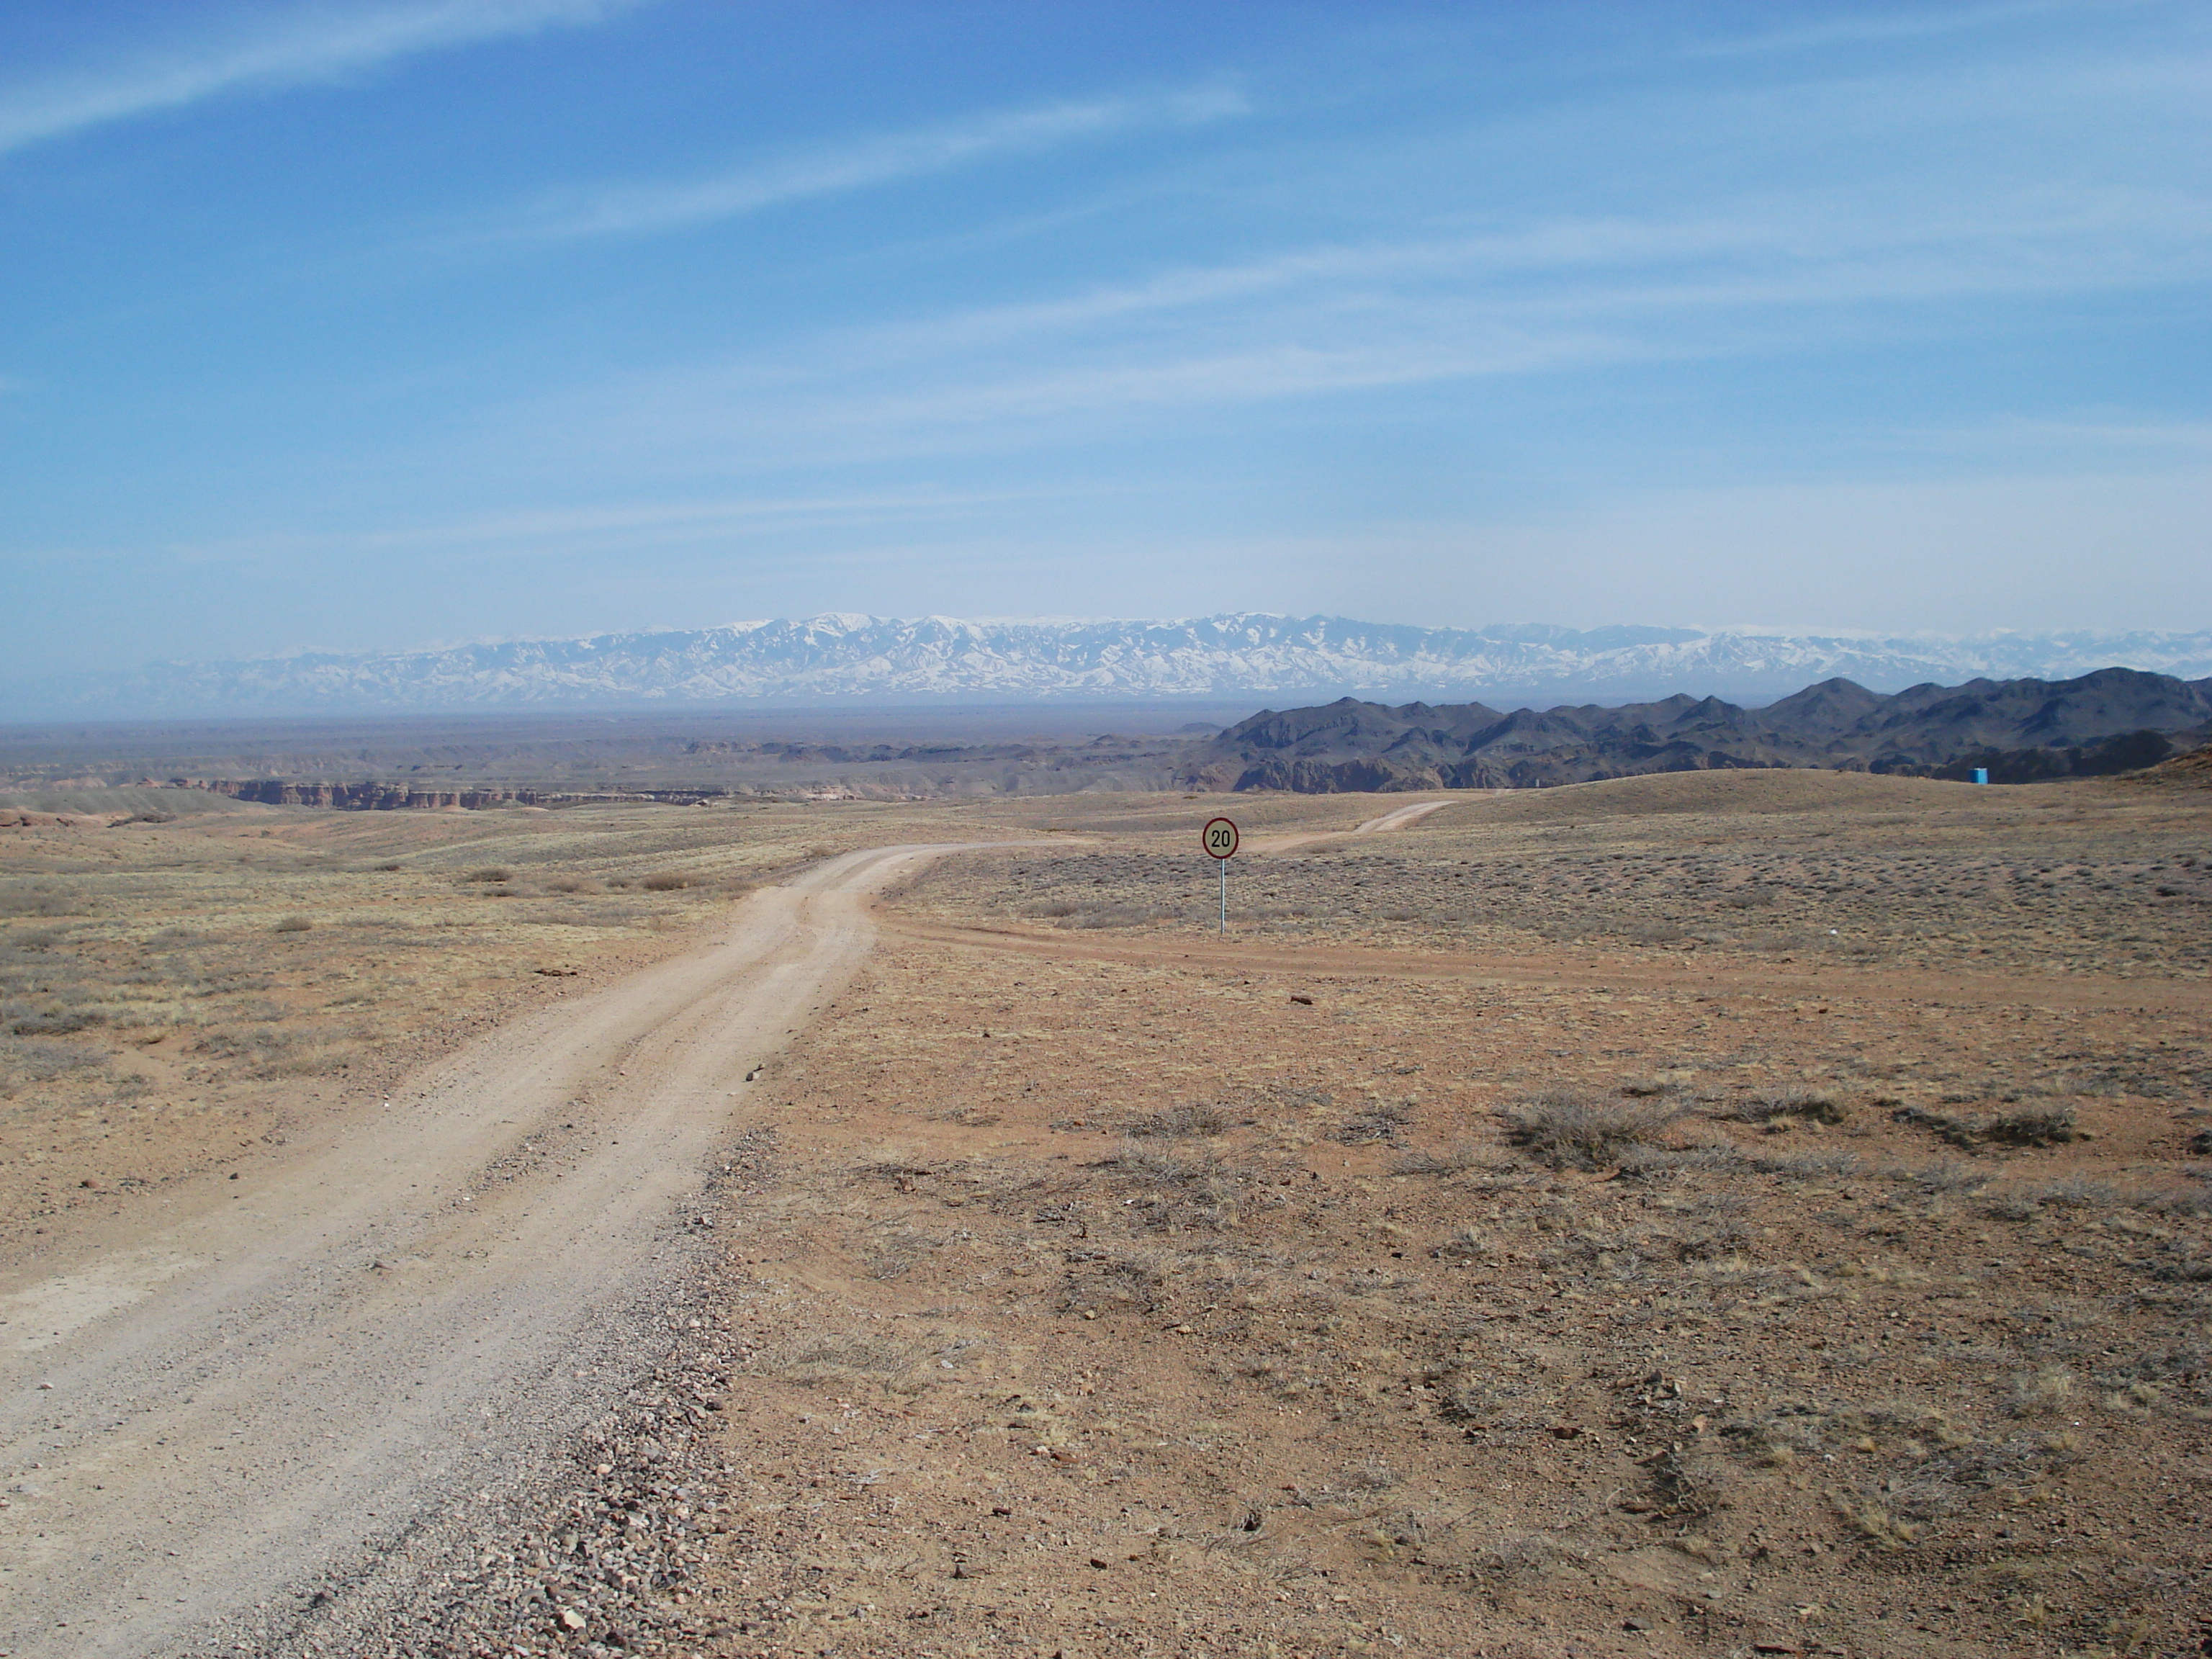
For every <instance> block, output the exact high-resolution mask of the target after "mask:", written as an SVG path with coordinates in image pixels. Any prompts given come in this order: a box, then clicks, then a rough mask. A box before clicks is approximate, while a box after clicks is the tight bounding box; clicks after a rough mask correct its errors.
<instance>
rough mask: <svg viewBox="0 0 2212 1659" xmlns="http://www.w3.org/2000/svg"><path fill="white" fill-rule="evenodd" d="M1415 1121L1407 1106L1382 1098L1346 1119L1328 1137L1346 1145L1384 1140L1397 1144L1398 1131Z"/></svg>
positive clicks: (1360, 1144) (1369, 1143)
mask: <svg viewBox="0 0 2212 1659" xmlns="http://www.w3.org/2000/svg"><path fill="white" fill-rule="evenodd" d="M1412 1121H1413V1113H1412V1111H1410V1110H1409V1109H1407V1108H1406V1107H1404V1106H1401V1105H1399V1104H1397V1103H1395V1102H1392V1101H1387V1100H1380V1101H1376V1102H1375V1103H1373V1104H1372V1105H1370V1106H1368V1107H1366V1108H1364V1109H1362V1110H1361V1111H1360V1112H1359V1113H1358V1114H1357V1115H1355V1116H1352V1117H1351V1118H1348V1119H1346V1121H1344V1122H1343V1123H1341V1124H1340V1125H1339V1126H1338V1127H1336V1128H1335V1129H1334V1130H1333V1131H1332V1132H1331V1133H1330V1134H1329V1137H1328V1138H1329V1139H1331V1140H1334V1141H1338V1142H1340V1143H1341V1144H1342V1145H1344V1146H1371V1145H1373V1144H1374V1143H1375V1142H1376V1141H1383V1140H1387V1141H1389V1142H1390V1143H1392V1144H1393V1145H1395V1144H1396V1142H1397V1139H1398V1132H1399V1131H1400V1130H1401V1129H1402V1128H1404V1127H1406V1126H1407V1124H1409V1123H1411V1122H1412Z"/></svg>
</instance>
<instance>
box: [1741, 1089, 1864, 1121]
mask: <svg viewBox="0 0 2212 1659" xmlns="http://www.w3.org/2000/svg"><path fill="white" fill-rule="evenodd" d="M1733 1115H1734V1116H1735V1118H1736V1119H1737V1120H1738V1121H1741V1122H1744V1123H1773V1122H1776V1121H1778V1120H1780V1119H1784V1118H1790V1119H1795V1120H1796V1121H1798V1122H1800V1123H1841V1122H1842V1121H1844V1118H1845V1117H1846V1116H1847V1115H1848V1114H1847V1113H1846V1112H1845V1111H1844V1109H1843V1107H1842V1106H1841V1105H1840V1104H1839V1103H1838V1102H1837V1101H1835V1100H1834V1099H1833V1098H1832V1097H1829V1096H1827V1095H1824V1094H1821V1093H1820V1092H1818V1091H1815V1090H1812V1089H1784V1090H1783V1091H1780V1092H1779V1093H1778V1094H1771V1095H1753V1097H1751V1098H1750V1099H1748V1100H1746V1101H1743V1102H1741V1103H1739V1104H1738V1105H1737V1107H1736V1109H1735V1113H1734V1114H1733Z"/></svg>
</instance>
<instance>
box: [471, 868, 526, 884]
mask: <svg viewBox="0 0 2212 1659" xmlns="http://www.w3.org/2000/svg"><path fill="white" fill-rule="evenodd" d="M465 879H467V880H469V881H484V882H493V881H513V879H514V872H513V871H512V870H510V869H508V868H507V866H505V865H503V864H487V865H485V866H483V868H482V869H480V870H471V871H470V872H469V873H468V875H467V877H466V878H465Z"/></svg>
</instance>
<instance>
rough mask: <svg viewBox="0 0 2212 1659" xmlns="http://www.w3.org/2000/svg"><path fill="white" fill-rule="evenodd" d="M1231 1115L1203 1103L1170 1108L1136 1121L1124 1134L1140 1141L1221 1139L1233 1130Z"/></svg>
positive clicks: (1134, 1120) (1133, 1119)
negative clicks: (1224, 1132)
mask: <svg viewBox="0 0 2212 1659" xmlns="http://www.w3.org/2000/svg"><path fill="white" fill-rule="evenodd" d="M1230 1122H1231V1119H1230V1116H1229V1114H1228V1113H1226V1112H1225V1111H1223V1110H1222V1109H1221V1108H1219V1107H1218V1106H1209V1105H1206V1104H1205V1103H1201V1102H1193V1103H1189V1104H1188V1105H1182V1106H1170V1107H1169V1108H1168V1109H1166V1110H1165V1111H1164V1112H1151V1113H1147V1114H1146V1115H1145V1116H1143V1117H1138V1118H1132V1119H1130V1120H1129V1124H1128V1127H1127V1129H1126V1130H1124V1131H1123V1133H1126V1134H1129V1135H1132V1136H1134V1137H1136V1138H1138V1139H1152V1138H1161V1139H1189V1138H1195V1137H1200V1136H1206V1135H1218V1134H1219V1133H1222V1132H1223V1131H1224V1130H1225V1129H1227V1128H1228V1127H1230Z"/></svg>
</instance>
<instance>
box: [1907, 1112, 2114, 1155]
mask: <svg viewBox="0 0 2212 1659" xmlns="http://www.w3.org/2000/svg"><path fill="white" fill-rule="evenodd" d="M1892 1115H1893V1117H1894V1118H1895V1119H1896V1121H1898V1122H1899V1123H1902V1124H1905V1125H1906V1126H1907V1127H1911V1128H1918V1129H1927V1130H1929V1131H1931V1132H1932V1133H1935V1134H1936V1135H1937V1136H1939V1137H1941V1138H1942V1139H1944V1140H1946V1141H1948V1142H1949V1143H1950V1144H1951V1145H1952V1146H1956V1147H1959V1148H1960V1150H1961V1151H1964V1152H1979V1151H1980V1150H1981V1149H1982V1148H1983V1147H1984V1146H2063V1145H2064V1144H2066V1143H2067V1142H2069V1141H2075V1140H2085V1139H2087V1138H2088V1137H2087V1133H2086V1132H2085V1131H2084V1130H2083V1129H2082V1128H2081V1127H2080V1125H2079V1124H2077V1123H2076V1122H2075V1112H2074V1108H2073V1107H2071V1106H2023V1107H2018V1108H2015V1109H2012V1110H2010V1111H2004V1112H1991V1113H1986V1114H1978V1113H1960V1112H1944V1111H1931V1110H1929V1109H1927V1108H1925V1107H1921V1106H1903V1107H1899V1109H1897V1110H1896V1111H1895V1112H1894V1113H1893V1114H1892Z"/></svg>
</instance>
